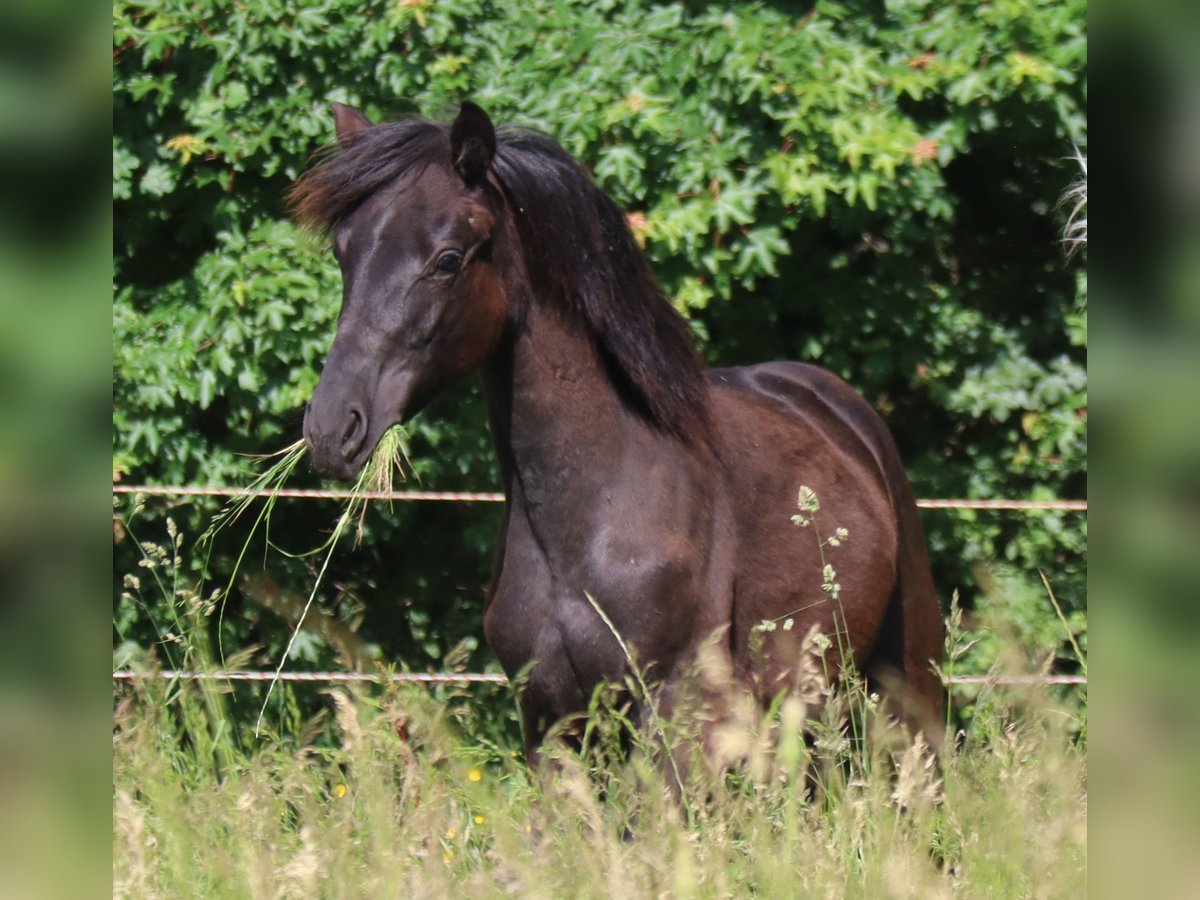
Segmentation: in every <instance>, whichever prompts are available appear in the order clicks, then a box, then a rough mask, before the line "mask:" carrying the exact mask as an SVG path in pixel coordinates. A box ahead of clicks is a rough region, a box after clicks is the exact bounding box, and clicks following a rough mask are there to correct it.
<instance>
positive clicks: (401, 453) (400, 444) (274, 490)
mask: <svg viewBox="0 0 1200 900" xmlns="http://www.w3.org/2000/svg"><path fill="white" fill-rule="evenodd" d="M404 443H405V433H404V430H403V428H402V427H401V426H399V425H394V426H392V427H391V428H389V429H388V430H387V431H386V432H385V433H384V435H383V437H382V438H380V440H379V443H378V445H376V447H375V450H374V452H373V453H372V454H371V458H370V459H369V460H367V464H366V465H365V466H363V469H362V471H361V472H359V473H358V478H357V479H356V480H355V482H354V488H353V492H352V493H353V496H351V497H349V498H347V499H346V500H345V501H344V504H343V506H342V513H341V515H340V516H339V517H338V520H337V524H336V525H334V527H333V531H332V532H331V533H330V535H329V537H328V538H326V539H325V541H324V542H323V543H321V544H320V545H319V546H317V547H314V548H312V549H311V550H306V551H300V552H295V553H291V552H288V551H287V550H283V549H282V548H279V547H276V549H279V550H280V552H282V553H284V555H286V556H291V557H294V558H300V557H308V556H317V555H318V554H321V553H324V554H325V557H324V559H323V560H322V562H321V567H320V569H319V570H318V573H317V577H316V580H315V581H314V582H313V586H312V591H311V592H310V593H309V595H308V600H307V602H306V603H305V604H304V609H303V611H302V612H301V613H300V618H299V619H298V620H297V621H296V624H295V625H294V626H293V628H292V634H291V637H290V638H289V639H288V644H287V648H286V649H285V650H284V652H283V654H282V656H281V657H280V659H279V665H278V666H277V667H276V669H275V675H276V678H275V679H273V680H272V681H271V683H270V685H269V687H268V688H267V695H266V697H264V698H263V705H262V709H261V710H260V712H259V716H258V725H257V726H256V728H255V731H256V733H257V731H258V727H260V726H261V725H262V717H263V715H264V714H265V713H266V709H267V704H268V702H269V701H270V699H271V694H272V692H273V691H274V689H275V683H276V681H277V680H278V676H279V674H280V673H281V672H282V671H283V667H284V665H285V664H286V663H287V659H288V657H289V656H290V655H291V651H292V647H293V646H294V644H295V642H296V637H297V635H299V633H300V629H301V628H302V627H303V625H304V620H305V618H306V617H307V615H308V611H309V609H310V608H311V607H312V604H313V601H314V600H315V599H316V596H317V591H318V590H319V589H320V587H321V582H322V580H323V579H324V577H325V571H326V569H328V568H329V561H330V559H332V558H333V551H334V548H335V547H336V546H337V542H338V540H339V539H340V538H341V536H342V535H343V533H345V531H346V530H347V527H348V526H349V524H350V523H351V522H353V521H355V520H357V523H358V524H357V528H356V529H355V538H354V544H355V546H357V545H358V543H359V541H361V540H362V535H363V522H364V519H365V517H366V513H367V504H368V503H370V500H369V499H367V498H366V497H365V496H363V494H365V493H376V492H377V493H390V492H391V491H392V490H393V485H394V484H395V476H396V473H397V472H398V473H399V475H400V480H401V481H402V482H403V481H407V480H408V477H407V475H406V474H405V468H406V467H407V468H408V470H409V471H412V465H411V463H409V462H408V457H407V455H406V453H405V449H404ZM307 452H308V447H307V445H306V444H305V443H304V440H303V439H301V440H298V441H296V442H295V443H293V444H290V445H288V446H287V447H284V448H283V449H282V450H279V451H277V452H276V453H273V454H269V455H266V456H261V457H257V460H258V461H259V462H263V461H266V460H274V462H272V463H271V464H270V465H269V466H268V467H267V468H266V469H265V470H264V471H263V472H262V473H261V474H260V475H258V476H257V477H256V478H255V479H254V480H253V481H252V482H251V483H250V485H249V486H248V487H247V488H246V490H245V492H244V493H242V494H239V495H237V496H236V497H234V498H233V499H232V500H230V501H229V502H228V503H227V504H226V505H225V507H224V508H223V509H222V510H221V511H220V512H219V513H217V514H216V515H215V516H214V517H213V520H212V522H211V523H210V524H209V527H208V529H207V530H206V531H205V532H204V534H203V535H202V536H201V538H200V542H199V546H200V547H201V548H202V551H203V552H205V553H211V551H212V542H213V539H214V538H215V537H216V536H217V535H218V534H219V533H220V532H221V530H222V529H223V528H225V527H227V526H228V525H231V524H232V523H233V522H234V521H236V520H237V519H238V518H239V517H240V516H241V515H242V513H244V512H245V511H246V510H247V508H249V506H250V505H251V504H252V503H253V502H254V501H255V500H258V499H259V498H266V502H265V503H264V504H263V507H262V510H261V511H260V512H259V514H258V518H257V519H255V521H254V524H253V525H252V526H251V527H250V531H249V534H247V535H246V540H245V541H244V542H243V544H242V547H241V550H240V551H239V553H238V558H237V562H236V563H235V565H234V570H233V572H232V573H231V574H230V576H229V581H228V583H227V584H226V586H225V590H224V591H222V592H221V603H220V616H221V617H224V614H225V603H224V600H225V598H226V597H228V595H229V591H230V590H231V589H232V587H233V584H234V582H235V581H236V580H237V576H238V572H239V571H240V569H241V565H242V560H243V559H245V557H246V551H247V550H248V549H249V547H250V543H251V542H252V541H253V540H254V537H255V535H256V534H257V533H258V530H259V527H260V526H262V527H263V528H264V529H265V531H266V533H267V535H268V538H267V540H268V543H269V542H270V537H269V535H270V530H271V514H272V512H273V511H274V509H275V503H276V501H277V500H278V499H279V493H280V491H281V490H282V489H283V488H284V487H285V485H286V483H287V481H288V479H289V478H291V476H292V473H293V472H294V471H295V470H296V466H297V465H299V464H300V461H301V460H302V459H303V458H304V456H305V454H306V453H307ZM221 631H222V629H221V628H220V627H218V629H217V634H218V636H219V635H220V634H221ZM219 640H220V638H219V637H218V641H219ZM218 657H219V658H220V659H221V660H224V657H225V654H224V648H223V647H222V646H220V643H218Z"/></svg>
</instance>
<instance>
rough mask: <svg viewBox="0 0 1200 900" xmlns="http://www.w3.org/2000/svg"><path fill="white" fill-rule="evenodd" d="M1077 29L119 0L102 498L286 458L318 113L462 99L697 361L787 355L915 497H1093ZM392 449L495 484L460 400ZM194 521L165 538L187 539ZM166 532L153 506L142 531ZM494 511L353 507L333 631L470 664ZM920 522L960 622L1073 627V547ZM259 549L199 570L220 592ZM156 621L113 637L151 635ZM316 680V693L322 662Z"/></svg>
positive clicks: (316, 261)
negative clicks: (581, 213)
mask: <svg viewBox="0 0 1200 900" xmlns="http://www.w3.org/2000/svg"><path fill="white" fill-rule="evenodd" d="M1085 9H1086V7H1085V4H1084V2H1083V0H1068V2H1065V3H1048V2H1042V0H1023V2H1016V0H1003V2H994V3H989V4H985V5H982V6H980V5H978V4H973V3H961V2H959V3H941V4H933V3H928V2H905V0H890V2H882V3H879V2H842V3H837V2H825V0H822V2H818V3H816V4H815V5H814V6H812V7H811V8H810V9H807V10H803V11H791V10H789V8H788V7H787V6H786V5H778V4H771V5H765V4H745V5H743V4H729V5H722V4H718V3H701V2H688V3H674V2H672V3H650V2H619V0H608V2H599V3H583V2H571V0H529V2H527V3H524V4H520V5H513V4H499V3H491V2H483V0H441V2H437V3H433V2H430V0H401V2H386V3H383V2H374V3H367V4H349V3H337V2H326V3H322V4H318V5H309V6H300V7H296V6H295V5H289V4H284V3H281V2H278V0H248V2H245V3H241V4H235V5H230V6H223V7H221V9H220V10H215V9H214V8H212V7H211V6H207V5H196V4H192V3H186V2H182V0H161V2H156V3H153V4H138V3H126V2H117V3H115V4H114V6H113V41H114V57H113V215H114V315H113V367H114V400H113V402H114V411H113V472H114V477H119V478H122V479H124V480H126V481H127V482H158V483H163V482H166V483H176V484H206V483H219V484H226V483H237V482H240V481H243V480H244V479H245V469H246V464H245V459H244V457H243V456H241V455H240V454H247V453H264V452H271V451H274V450H277V449H279V448H280V447H282V446H284V445H286V444H288V443H290V442H291V441H292V440H294V439H295V438H296V437H297V436H298V432H299V423H300V418H301V414H302V409H303V404H304V401H305V400H306V398H307V396H308V394H309V392H310V391H311V388H312V386H313V385H314V383H315V380H316V377H317V372H318V370H319V367H320V361H321V359H322V357H323V354H324V352H325V349H326V348H327V347H328V344H329V341H330V340H331V339H332V335H333V328H334V322H335V320H336V314H337V308H338V297H339V293H340V287H339V284H340V282H339V278H338V274H337V270H336V266H335V265H334V262H333V260H332V257H331V256H330V255H329V254H328V253H326V252H324V250H323V248H321V247H319V246H317V245H316V244H315V242H314V241H313V240H311V239H310V238H308V237H306V236H304V235H302V234H299V233H298V232H297V231H296V229H295V228H294V227H293V226H292V225H291V224H289V223H288V222H287V220H286V211H285V210H284V208H283V202H282V197H283V195H284V193H285V191H286V189H287V186H288V184H289V183H290V182H291V181H292V179H294V178H295V177H296V176H297V175H298V174H299V173H300V172H301V171H303V169H304V168H305V167H306V165H307V164H308V161H309V159H310V157H311V155H312V153H313V152H314V151H315V150H316V149H317V148H318V147H319V146H320V145H321V144H322V143H324V142H325V141H327V140H329V139H330V138H331V137H332V117H331V114H330V112H329V108H328V107H329V103H330V102H331V101H334V100H337V101H342V102H348V103H352V104H354V105H357V106H360V107H362V108H363V109H364V110H365V111H366V112H367V113H368V114H369V115H370V116H372V118H374V119H376V120H379V119H386V118H390V117H395V116H397V115H402V114H405V113H410V112H419V113H422V114H427V115H435V116H445V115H448V114H449V113H451V112H452V111H453V109H454V108H455V106H456V104H457V103H458V102H459V101H460V100H461V99H464V98H466V97H471V98H472V99H474V100H476V101H477V102H479V103H481V104H482V105H483V106H484V107H485V108H487V109H488V110H489V112H490V113H491V114H492V115H493V117H494V118H495V119H496V120H497V121H500V122H514V123H519V124H524V125H531V126H534V127H539V128H541V129H543V130H545V131H547V132H549V133H551V134H553V135H555V136H556V137H557V138H558V139H559V140H560V141H562V143H563V144H564V145H565V146H566V147H567V148H568V149H569V150H570V151H571V152H573V153H574V154H576V155H577V156H578V157H579V158H580V159H581V160H582V161H583V162H584V163H585V164H586V165H588V166H589V167H590V168H591V170H592V171H593V173H594V175H595V177H596V179H597V181H598V182H599V183H600V184H601V185H602V186H603V187H604V188H605V189H606V190H607V191H609V192H610V193H611V194H612V195H613V196H614V198H615V199H616V200H617V202H618V203H619V204H621V205H622V206H623V207H624V208H625V209H627V210H628V211H629V212H630V213H632V214H636V215H635V216H634V217H633V220H632V221H633V225H634V227H635V231H636V233H637V234H638V236H639V238H640V239H641V240H643V241H644V244H645V248H646V252H647V253H648V255H649V257H650V259H651V261H652V263H653V265H654V267H655V270H656V271H657V272H658V274H659V277H660V278H661V280H662V282H663V284H664V286H665V287H666V289H667V290H668V292H669V293H670V295H671V296H672V297H673V298H674V299H675V301H676V304H677V306H678V308H679V309H680V310H681V312H683V313H684V314H685V315H687V316H688V317H689V319H690V320H691V322H692V324H693V326H694V327H695V330H696V332H697V334H698V335H700V336H701V337H702V338H703V339H704V347H705V352H706V353H707V355H708V356H709V358H710V359H711V360H712V361H713V362H714V363H743V362H752V361H756V360H761V359H768V358H798V359H807V360H811V361H814V362H816V363H818V364H821V365H824V366H826V367H828V368H831V369H832V370H834V371H836V372H838V373H839V374H841V375H842V376H844V377H846V378H847V379H848V380H849V381H850V382H851V383H852V384H853V385H855V387H857V388H858V389H859V390H860V391H862V393H863V394H864V395H865V396H866V397H867V398H868V399H869V400H870V401H871V402H872V403H874V405H875V406H876V407H877V408H878V409H879V410H880V411H881V413H882V414H883V415H884V416H885V418H886V419H887V420H888V422H889V425H890V427H891V428H892V430H893V432H894V434H895V436H896V439H897V443H898V445H899V447H900V449H901V452H902V454H903V456H904V457H905V460H906V464H907V465H908V468H909V471H910V472H911V474H912V476H913V479H914V482H915V487H916V490H917V493H918V494H919V495H922V496H941V497H948V496H963V495H966V496H977V497H1001V496H1007V497H1026V498H1046V497H1079V496H1083V495H1084V493H1085V491H1086V425H1087V415H1086V413H1087V399H1086V377H1085V362H1086V356H1085V353H1086V351H1085V347H1086V279H1085V278H1084V277H1083V276H1082V265H1083V255H1082V254H1081V255H1080V256H1077V257H1076V258H1075V259H1074V260H1073V261H1070V262H1067V261H1064V259H1063V255H1062V253H1061V252H1060V248H1059V247H1058V235H1059V230H1060V228H1061V225H1062V221H1063V219H1064V216H1065V211H1063V210H1061V209H1059V208H1058V207H1057V206H1056V203H1057V200H1058V198H1059V197H1060V196H1061V195H1062V193H1063V191H1064V190H1065V188H1066V187H1067V186H1068V185H1069V184H1070V182H1071V181H1072V180H1073V178H1074V176H1075V171H1074V169H1073V167H1072V164H1071V163H1070V162H1069V161H1068V159H1067V157H1068V156H1069V154H1070V152H1071V145H1072V143H1074V144H1078V145H1080V146H1082V147H1084V148H1086V140H1087V128H1086V99H1087V92H1086V81H1085V76H1086V35H1085ZM409 441H410V446H409V449H410V451H411V453H410V455H411V458H412V459H413V462H414V466H415V468H416V474H417V475H418V476H420V477H421V478H423V479H424V480H425V483H426V484H427V486H430V487H436V488H439V489H494V487H495V484H496V476H495V469H494V464H493V462H492V459H491V451H490V446H489V441H488V438H487V435H486V429H485V425H484V416H483V414H482V406H481V402H480V399H479V396H478V392H477V391H474V390H473V389H472V390H471V391H464V392H462V393H460V394H458V395H456V396H455V397H452V398H449V399H447V400H444V401H442V402H440V403H439V404H436V405H435V406H434V407H433V408H432V409H431V410H430V411H429V412H428V413H426V414H424V415H423V416H421V417H420V419H419V420H418V421H417V422H416V423H415V424H414V426H413V427H412V429H411V433H410V435H409ZM305 478H307V479H308V483H311V476H309V475H302V477H301V479H300V482H301V483H302V484H303V483H305ZM314 506H315V505H313V504H308V505H304V504H302V503H296V504H295V505H294V506H292V507H289V508H288V509H289V515H288V516H287V517H286V520H285V518H284V517H282V516H278V515H277V516H276V517H275V519H274V521H273V523H272V526H271V540H272V542H273V543H274V544H275V545H279V546H283V547H285V548H286V549H288V550H291V551H296V550H303V549H307V548H308V547H311V546H315V545H316V544H318V543H320V541H319V539H317V538H315V537H314V535H315V534H316V533H317V532H318V531H319V530H320V529H321V528H325V529H328V528H329V527H330V526H331V525H332V523H333V521H334V520H335V519H336V511H334V510H332V509H331V508H328V507H321V508H314ZM213 509H214V507H213V505H212V504H195V505H194V506H191V507H189V508H188V510H182V509H179V510H175V512H174V515H175V516H176V518H177V519H178V520H179V521H180V522H181V527H183V529H184V530H185V531H186V532H187V533H188V534H191V535H196V534H199V533H201V532H202V531H203V530H204V526H205V524H206V519H207V516H208V515H210V514H211V512H212V511H213ZM164 511H165V510H164V507H163V505H162V504H159V505H157V506H155V505H150V506H149V507H148V508H147V509H146V511H145V513H144V514H143V521H144V525H142V526H141V527H142V528H143V530H145V529H151V530H161V528H162V527H163V526H162V523H161V520H160V519H157V518H155V517H160V516H161V515H162V514H163V513H164ZM120 512H121V513H122V515H123V516H124V517H125V518H126V519H127V518H128V513H129V509H128V508H122V509H121V510H120ZM497 515H498V511H496V510H494V509H491V508H481V507H475V508H461V507H460V508H455V509H447V508H439V509H433V508H422V509H416V508H413V506H412V505H409V506H402V507H397V508H396V509H394V510H391V511H388V510H378V511H372V512H371V513H370V514H369V515H368V517H367V521H366V529H367V534H366V536H365V539H364V542H363V545H362V548H361V549H359V550H357V551H354V552H353V553H347V554H345V555H344V556H342V557H340V558H338V559H335V560H334V562H333V564H332V569H331V573H330V578H329V581H328V584H329V585H330V587H329V589H328V590H325V591H323V592H322V594H321V595H320V597H319V598H318V599H319V602H320V603H321V604H322V605H323V607H324V608H325V609H326V610H327V611H328V612H330V614H332V615H335V616H341V617H343V618H347V619H349V620H351V621H354V622H355V624H356V625H358V624H361V628H362V631H363V633H364V634H365V635H367V636H368V638H369V640H371V641H372V642H376V643H379V644H380V645H381V646H383V647H384V649H385V655H386V656H387V657H388V658H391V659H401V660H403V661H404V664H405V665H409V666H412V667H414V668H423V667H426V666H436V665H438V664H440V660H441V659H442V657H443V656H444V655H445V654H446V653H448V652H449V650H450V648H452V647H454V646H456V645H457V644H458V643H459V642H460V641H461V640H463V639H464V638H466V637H469V636H471V635H474V634H477V633H478V627H479V626H478V616H479V609H480V606H481V602H482V601H481V598H482V595H483V588H484V585H485V584H486V580H487V568H488V562H489V559H490V550H489V547H490V543H491V538H492V535H493V534H494V531H495V527H496V522H497ZM145 517H149V518H148V520H147V519H146V518H145ZM925 521H926V527H927V530H928V532H929V535H930V542H931V546H932V550H933V555H934V558H935V565H936V567H937V576H938V581H939V584H940V585H941V586H942V589H943V592H944V593H945V595H946V596H949V594H950V591H951V590H952V589H953V588H955V587H959V588H961V589H962V592H963V596H964V599H965V601H966V602H968V603H970V602H972V598H973V596H974V595H975V588H976V585H977V580H976V578H975V576H974V575H973V574H972V572H971V569H970V567H971V566H972V565H974V564H976V563H979V562H988V561H992V560H1002V561H1004V562H1005V563H1006V564H1007V565H1008V566H1009V568H1010V570H1011V571H1013V572H1015V573H1017V576H1016V577H1017V578H1018V580H1023V581H1024V582H1025V583H1027V584H1037V582H1036V580H1035V577H1036V576H1035V570H1036V569H1037V568H1038V567H1041V568H1044V569H1046V571H1047V572H1048V573H1050V574H1051V580H1052V583H1053V586H1054V588H1055V591H1056V593H1057V595H1058V597H1059V599H1060V600H1061V601H1062V602H1063V603H1064V605H1065V606H1066V607H1067V608H1068V610H1073V611H1079V610H1082V609H1084V607H1085V604H1086V600H1085V593H1084V579H1083V571H1084V564H1083V553H1084V550H1085V545H1086V528H1085V523H1084V521H1083V519H1082V517H1080V516H1078V515H1074V514H1072V515H1063V514H1050V513H1047V514H1041V515H1037V516H1028V517H1018V516H1013V515H1005V514H1000V515H997V514H994V513H987V514H968V515H963V514H960V513H942V512H939V513H931V514H929V515H928V517H927V518H926V520H925ZM780 527H789V526H788V523H786V522H783V523H780ZM244 538H245V532H244V531H243V532H241V533H239V532H237V531H236V530H235V531H233V532H231V533H230V534H229V536H228V539H227V541H226V543H225V544H218V546H216V547H215V548H214V550H213V553H212V555H211V557H209V558H208V560H207V574H208V576H209V577H210V579H211V580H212V581H213V582H214V583H218V584H219V583H220V582H221V579H222V578H224V577H228V572H229V571H230V569H231V565H232V564H231V561H232V558H233V557H234V556H235V555H236V554H237V553H238V552H239V551H240V548H241V542H242V541H243V540H244ZM262 541H263V538H262V537H261V536H260V537H259V538H258V539H257V542H256V543H255V544H254V545H253V549H252V552H251V554H250V555H251V556H252V557H255V558H256V559H257V560H259V561H261V560H262V558H263V552H264V550H265V546H264V544H263V543H262ZM116 554H117V567H116V568H117V571H118V572H119V573H120V572H126V571H132V569H133V568H134V567H136V565H137V562H138V559H139V555H138V554H137V552H136V550H135V549H134V548H133V546H132V544H131V543H130V542H129V541H125V542H122V543H120V544H119V545H118V546H117V549H116ZM268 566H269V569H270V571H271V573H272V575H273V577H274V578H275V579H276V580H277V581H278V582H279V583H280V584H281V585H283V586H284V587H285V588H286V587H291V588H292V589H295V590H298V591H301V592H305V591H304V584H306V583H308V584H311V576H312V572H311V570H310V569H309V568H308V566H307V564H306V563H305V562H304V561H303V560H288V559H284V558H279V557H277V556H272V557H271V560H270V562H269V564H268ZM200 569H201V562H196V563H195V564H194V571H193V572H192V575H198V574H200ZM334 570H336V571H334ZM119 592H120V588H119V587H118V589H117V593H119ZM120 602H121V601H119V600H118V606H119V605H120ZM228 603H229V604H230V605H229V606H228V608H227V609H226V610H225V613H226V614H225V616H224V618H223V619H222V620H221V621H222V625H221V626H220V627H221V629H223V631H222V633H221V634H220V635H219V637H220V638H221V640H222V642H223V645H225V646H232V647H241V646H245V645H247V644H249V643H252V642H253V643H257V644H260V645H262V646H263V648H264V650H263V652H264V653H265V654H266V656H267V657H270V658H271V659H275V658H277V657H276V656H274V655H272V654H278V652H279V651H280V649H281V647H282V644H283V641H284V639H285V637H286V627H287V625H286V623H284V622H280V621H276V620H275V619H274V618H273V617H271V616H264V615H263V613H262V611H261V610H260V609H259V608H258V607H257V606H256V605H255V604H254V603H252V602H250V601H249V600H248V599H247V598H245V597H243V596H241V595H240V594H239V593H238V592H236V591H235V592H234V595H233V596H231V597H230V598H229V601H228ZM122 615H124V614H123V613H122ZM122 621H125V620H124V619H122ZM139 621H140V624H139V623H137V622H132V621H131V622H130V623H128V628H129V633H128V634H127V635H126V637H127V638H128V639H130V640H132V641H134V642H135V643H136V642H140V643H141V645H143V646H148V645H149V644H150V643H152V642H153V641H155V640H157V639H158V638H159V637H161V635H159V634H157V633H156V631H155V629H154V628H153V627H151V626H149V625H148V624H147V623H146V621H145V620H144V619H143V620H139ZM123 627H124V626H123ZM306 652H307V653H308V654H309V657H310V658H311V660H312V661H313V663H312V664H314V665H315V664H317V663H318V662H328V661H329V660H330V658H331V656H332V654H333V652H334V651H333V650H332V648H331V647H329V646H325V645H322V644H321V643H320V641H317V642H316V643H315V644H313V645H312V646H310V647H309V648H308V650H307V651H306ZM476 653H477V655H476V656H474V657H473V659H472V664H474V665H483V664H484V661H485V660H486V659H487V658H488V657H487V655H486V653H484V652H483V651H482V650H479V651H476Z"/></svg>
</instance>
